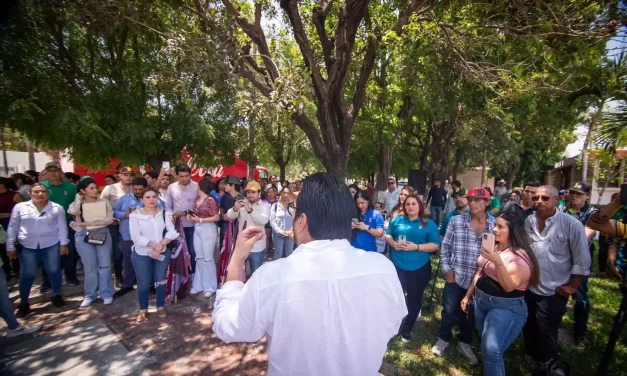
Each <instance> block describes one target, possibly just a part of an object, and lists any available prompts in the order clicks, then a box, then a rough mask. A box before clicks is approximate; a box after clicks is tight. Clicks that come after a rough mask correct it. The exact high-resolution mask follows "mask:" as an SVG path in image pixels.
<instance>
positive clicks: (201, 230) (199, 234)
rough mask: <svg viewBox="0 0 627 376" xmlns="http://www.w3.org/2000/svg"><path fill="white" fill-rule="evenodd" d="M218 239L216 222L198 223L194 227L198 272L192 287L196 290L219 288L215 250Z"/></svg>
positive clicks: (203, 290)
mask: <svg viewBox="0 0 627 376" xmlns="http://www.w3.org/2000/svg"><path fill="white" fill-rule="evenodd" d="M217 240H218V229H217V227H216V224H215V223H211V222H209V223H197V224H196V225H195V229H194V250H195V251H196V260H194V262H196V274H195V275H194V281H193V282H192V288H193V289H194V290H196V291H202V292H208V291H213V292H215V291H216V290H217V289H218V276H217V272H216V262H215V259H214V256H213V255H214V250H215V247H216V242H217Z"/></svg>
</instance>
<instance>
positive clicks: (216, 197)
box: [209, 191, 222, 206]
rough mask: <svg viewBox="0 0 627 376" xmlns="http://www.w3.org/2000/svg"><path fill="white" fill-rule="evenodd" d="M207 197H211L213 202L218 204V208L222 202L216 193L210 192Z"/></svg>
mask: <svg viewBox="0 0 627 376" xmlns="http://www.w3.org/2000/svg"><path fill="white" fill-rule="evenodd" d="M209 195H210V196H211V197H213V199H214V200H216V202H217V203H218V206H220V201H222V197H220V195H219V194H218V192H216V191H211V193H209Z"/></svg>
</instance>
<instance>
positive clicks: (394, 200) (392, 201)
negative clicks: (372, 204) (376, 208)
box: [379, 188, 401, 213]
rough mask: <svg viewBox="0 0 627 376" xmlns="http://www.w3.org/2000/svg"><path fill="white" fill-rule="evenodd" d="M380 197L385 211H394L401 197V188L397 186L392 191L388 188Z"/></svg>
mask: <svg viewBox="0 0 627 376" xmlns="http://www.w3.org/2000/svg"><path fill="white" fill-rule="evenodd" d="M379 197H380V198H381V201H382V202H383V207H384V208H385V211H387V212H388V213H392V209H393V208H394V206H396V204H398V199H399V198H400V197H401V190H400V189H398V188H396V189H394V191H392V192H390V190H389V189H386V190H385V191H383V193H381V194H379Z"/></svg>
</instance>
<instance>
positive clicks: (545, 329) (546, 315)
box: [523, 291, 568, 363]
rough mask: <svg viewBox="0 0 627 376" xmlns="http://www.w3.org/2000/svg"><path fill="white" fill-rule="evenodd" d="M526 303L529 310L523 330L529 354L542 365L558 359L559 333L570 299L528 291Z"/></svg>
mask: <svg viewBox="0 0 627 376" xmlns="http://www.w3.org/2000/svg"><path fill="white" fill-rule="evenodd" d="M525 301H526V302H527V309H528V310H529V317H528V318H527V323H525V327H524V328H523V336H524V338H525V347H526V348H527V354H528V355H529V356H531V357H532V358H533V360H535V361H537V362H542V363H545V362H547V361H549V360H551V359H557V358H558V354H557V348H558V346H557V333H558V329H559V327H560V324H561V323H562V316H564V313H566V303H567V302H568V299H567V298H564V297H562V296H561V295H558V294H555V295H552V296H541V295H536V294H534V293H532V292H530V291H527V293H526V295H525Z"/></svg>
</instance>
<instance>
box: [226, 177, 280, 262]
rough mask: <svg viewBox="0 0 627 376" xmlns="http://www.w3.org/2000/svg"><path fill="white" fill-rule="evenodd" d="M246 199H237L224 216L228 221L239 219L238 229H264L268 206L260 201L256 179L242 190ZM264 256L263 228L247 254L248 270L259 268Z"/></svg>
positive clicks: (264, 239) (259, 186)
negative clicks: (259, 237)
mask: <svg viewBox="0 0 627 376" xmlns="http://www.w3.org/2000/svg"><path fill="white" fill-rule="evenodd" d="M244 193H245V194H246V199H242V200H238V201H236V202H235V205H233V207H232V208H231V209H229V211H228V212H226V218H227V219H228V220H229V221H234V220H236V219H238V220H239V222H238V224H239V231H240V232H241V231H242V230H244V229H247V228H249V227H256V228H260V229H262V230H263V229H264V227H265V226H266V223H268V221H270V206H269V205H266V204H264V203H263V202H261V185H259V183H257V182H256V181H254V180H253V181H251V182H250V183H248V185H246V189H245V190H244ZM265 256H266V234H265V230H264V233H263V237H262V239H260V240H259V241H258V242H257V243H255V245H254V246H253V249H252V252H251V253H250V255H249V256H248V262H249V263H250V272H251V273H254V272H255V270H257V269H259V267H260V266H261V264H263V260H264V258H265Z"/></svg>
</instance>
